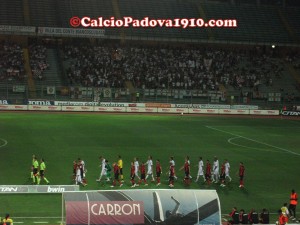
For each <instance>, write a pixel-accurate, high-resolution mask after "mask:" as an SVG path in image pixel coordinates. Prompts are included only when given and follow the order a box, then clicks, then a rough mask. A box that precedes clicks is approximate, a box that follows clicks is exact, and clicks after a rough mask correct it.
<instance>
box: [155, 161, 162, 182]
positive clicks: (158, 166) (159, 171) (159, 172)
mask: <svg viewBox="0 0 300 225" xmlns="http://www.w3.org/2000/svg"><path fill="white" fill-rule="evenodd" d="M155 170H156V181H157V184H156V186H159V185H160V175H161V173H162V168H161V165H160V161H159V159H157V160H156V167H155Z"/></svg>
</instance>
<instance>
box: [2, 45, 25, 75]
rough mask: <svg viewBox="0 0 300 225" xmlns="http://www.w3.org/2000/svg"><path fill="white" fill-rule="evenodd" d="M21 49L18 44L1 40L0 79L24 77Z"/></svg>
mask: <svg viewBox="0 0 300 225" xmlns="http://www.w3.org/2000/svg"><path fill="white" fill-rule="evenodd" d="M24 75H25V72H24V60H23V51H22V48H21V46H20V45H18V44H15V43H12V42H9V41H3V42H1V43H0V81H3V80H9V81H14V80H23V79H24Z"/></svg>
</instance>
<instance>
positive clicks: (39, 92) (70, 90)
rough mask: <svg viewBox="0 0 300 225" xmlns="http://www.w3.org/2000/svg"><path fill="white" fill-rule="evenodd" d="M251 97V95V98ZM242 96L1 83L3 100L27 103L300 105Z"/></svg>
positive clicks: (291, 99) (290, 99) (281, 98)
mask: <svg viewBox="0 0 300 225" xmlns="http://www.w3.org/2000/svg"><path fill="white" fill-rule="evenodd" d="M249 96H250V97H249ZM249 96H248V97H244V96H240V95H237V94H236V92H235V93H230V92H229V93H222V92H220V91H201V90H182V89H139V90H135V92H130V90H129V89H124V88H98V87H81V86H76V87H66V86H45V85H36V90H35V91H34V92H30V91H29V89H28V87H27V85H14V84H12V83H7V84H5V85H3V84H2V85H0V103H1V101H8V102H10V103H11V104H24V103H26V102H27V101H28V100H62V101H80V102H82V101H86V102H160V103H174V104H231V105H258V106H259V107H260V108H262V109H281V108H282V107H284V106H287V107H292V106H294V105H300V97H299V96H286V95H284V94H281V95H278V96H277V97H271V98H270V96H275V95H274V93H273V94H272V93H271V94H270V93H260V96H259V97H258V96H253V95H249Z"/></svg>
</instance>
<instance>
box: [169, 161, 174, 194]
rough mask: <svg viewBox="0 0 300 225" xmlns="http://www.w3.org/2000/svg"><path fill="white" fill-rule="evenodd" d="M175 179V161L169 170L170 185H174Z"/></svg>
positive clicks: (171, 186)
mask: <svg viewBox="0 0 300 225" xmlns="http://www.w3.org/2000/svg"><path fill="white" fill-rule="evenodd" d="M174 179H175V167H174V165H173V163H171V162H170V171H169V187H170V188H173V187H174Z"/></svg>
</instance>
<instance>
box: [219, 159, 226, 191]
mask: <svg viewBox="0 0 300 225" xmlns="http://www.w3.org/2000/svg"><path fill="white" fill-rule="evenodd" d="M220 180H221V185H220V186H221V187H225V186H226V185H225V163H223V164H222V165H221V174H220Z"/></svg>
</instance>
